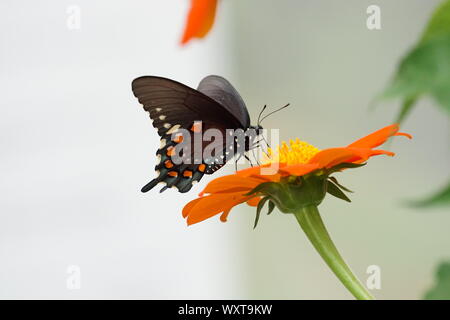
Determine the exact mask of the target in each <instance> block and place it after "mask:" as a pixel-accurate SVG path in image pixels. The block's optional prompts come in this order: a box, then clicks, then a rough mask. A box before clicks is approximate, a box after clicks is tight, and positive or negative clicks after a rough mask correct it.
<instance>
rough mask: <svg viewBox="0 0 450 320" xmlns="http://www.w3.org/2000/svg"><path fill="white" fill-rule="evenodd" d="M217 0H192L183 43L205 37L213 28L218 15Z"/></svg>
mask: <svg viewBox="0 0 450 320" xmlns="http://www.w3.org/2000/svg"><path fill="white" fill-rule="evenodd" d="M216 7H217V0H191V9H190V11H189V15H188V18H187V23H186V28H185V29H184V34H183V38H182V39H181V44H186V43H187V42H188V41H189V40H191V39H192V38H203V37H204V36H206V34H207V33H208V32H209V30H210V29H211V27H212V25H213V23H214V17H215V15H216Z"/></svg>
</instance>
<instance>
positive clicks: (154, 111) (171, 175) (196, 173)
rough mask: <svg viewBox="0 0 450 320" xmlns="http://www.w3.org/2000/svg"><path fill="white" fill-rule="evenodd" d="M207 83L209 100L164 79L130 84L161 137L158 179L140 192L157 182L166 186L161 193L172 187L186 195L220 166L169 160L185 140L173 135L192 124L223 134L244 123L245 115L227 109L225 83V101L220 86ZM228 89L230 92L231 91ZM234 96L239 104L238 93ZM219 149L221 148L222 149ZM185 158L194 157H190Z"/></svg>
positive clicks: (179, 84)
mask: <svg viewBox="0 0 450 320" xmlns="http://www.w3.org/2000/svg"><path fill="white" fill-rule="evenodd" d="M208 78H209V77H207V78H205V79H208ZM219 78H220V77H219ZM222 79H223V78H222ZM211 80H213V79H211ZM223 80H225V79H223ZM225 81H226V80H225ZM202 82H203V81H202ZM211 83H212V82H211V81H210V80H208V81H206V82H205V84H206V86H205V88H206V93H210V94H212V97H209V96H208V95H207V94H205V93H202V92H200V91H197V90H194V89H192V88H190V87H188V86H185V85H184V84H181V83H179V82H176V81H173V80H170V79H166V78H161V77H154V76H145V77H140V78H137V79H135V80H134V81H133V83H132V90H133V93H134V95H135V96H136V97H137V98H138V100H139V102H140V103H141V104H142V105H143V106H144V109H145V110H146V111H147V112H149V114H150V118H151V119H152V120H153V126H154V127H155V128H156V129H157V130H158V134H159V135H160V136H161V146H160V148H159V149H158V151H157V153H156V154H157V157H158V159H159V163H158V164H157V165H156V167H155V170H156V172H157V174H158V176H157V177H156V178H155V179H153V180H152V181H151V182H149V183H148V184H147V185H146V186H144V187H143V188H142V192H146V191H149V190H150V189H152V188H153V187H154V186H155V185H157V184H158V183H160V182H163V183H165V184H166V186H165V187H164V188H163V189H162V190H161V191H164V190H165V189H167V188H170V187H176V188H177V189H178V190H179V191H180V192H187V191H189V190H190V189H191V187H192V184H193V183H195V182H198V181H199V180H200V179H201V178H202V176H203V174H205V173H206V174H211V173H213V172H214V171H216V170H218V169H219V168H220V167H221V166H223V163H222V164H217V163H211V161H203V162H201V163H199V162H198V161H189V163H182V164H175V163H174V161H173V159H172V157H173V153H174V149H175V147H176V145H177V144H178V143H181V142H182V141H183V140H184V138H185V137H183V135H178V136H177V135H176V133H177V131H179V130H178V129H180V128H182V129H187V130H191V131H195V128H194V126H193V125H194V123H195V122H196V121H202V126H203V130H205V129H208V128H215V129H218V130H220V131H221V132H222V133H223V134H225V130H226V129H237V128H242V127H243V125H245V124H246V123H247V121H248V120H247V118H245V114H244V116H242V117H241V116H240V114H239V113H237V112H236V111H235V110H234V109H231V108H230V107H229V105H230V103H232V97H231V96H230V90H229V88H230V87H231V85H230V84H229V83H228V86H225V87H224V88H225V90H222V91H223V96H226V98H221V97H220V87H217V85H214V86H211ZM216 83H217V82H214V83H213V84H216ZM219 83H221V84H223V83H224V82H223V81H219ZM231 88H232V87H231ZM232 89H233V90H234V88H232ZM234 91H236V90H234ZM231 92H232V91H231ZM236 94H237V92H236ZM237 97H238V98H239V99H240V100H241V101H242V99H241V98H240V96H239V95H238V94H237ZM220 99H223V101H226V106H225V105H222V104H221V103H220V102H219V101H220ZM238 103H240V102H238ZM242 103H243V102H242ZM244 108H245V105H244ZM230 110H234V111H233V112H231V111H230ZM245 112H246V109H245ZM247 117H248V113H247ZM174 136H175V138H174ZM203 147H204V146H203ZM223 148H224V149H225V148H226V146H223ZM186 156H188V157H191V158H193V157H194V156H193V155H192V154H190V155H186ZM192 160H193V159H192ZM205 160H208V159H205ZM209 160H211V159H209ZM223 162H224V161H223Z"/></svg>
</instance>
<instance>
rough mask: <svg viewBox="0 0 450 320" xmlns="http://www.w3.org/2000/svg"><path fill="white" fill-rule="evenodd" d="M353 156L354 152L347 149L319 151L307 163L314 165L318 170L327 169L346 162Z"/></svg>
mask: <svg viewBox="0 0 450 320" xmlns="http://www.w3.org/2000/svg"><path fill="white" fill-rule="evenodd" d="M354 156H355V154H354V152H353V151H352V150H351V149H349V148H329V149H325V150H322V151H319V152H318V153H317V154H316V155H315V156H314V157H312V158H311V160H309V162H308V163H309V164H313V163H315V164H317V165H318V167H319V168H329V167H332V166H334V165H336V164H339V163H342V162H346V160H348V159H350V158H352V157H354Z"/></svg>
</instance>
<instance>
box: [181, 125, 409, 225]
mask: <svg viewBox="0 0 450 320" xmlns="http://www.w3.org/2000/svg"><path fill="white" fill-rule="evenodd" d="M398 130H399V126H398V124H393V125H390V126H387V127H385V128H383V129H380V130H378V131H376V132H374V133H372V134H369V135H368V136H366V137H364V138H361V139H359V140H357V141H355V142H353V143H352V144H350V145H348V146H347V147H341V148H330V149H324V150H322V151H320V150H319V149H317V148H315V147H314V146H312V145H310V144H308V143H306V142H303V141H300V140H298V139H297V140H295V141H292V140H291V141H290V145H289V146H288V145H287V144H286V143H284V142H283V143H282V145H281V147H278V149H277V150H276V151H272V150H269V155H270V158H269V159H268V162H267V163H265V164H263V165H261V166H256V167H252V168H248V169H245V170H241V171H238V172H236V173H235V174H231V175H227V176H223V177H220V178H217V179H215V180H212V181H211V182H210V183H208V185H207V186H206V188H205V189H204V190H203V191H202V192H201V193H200V194H199V196H200V197H199V198H197V199H195V200H192V201H191V202H189V203H188V204H187V205H186V206H185V207H184V208H183V217H184V218H187V224H188V225H191V224H194V223H197V222H200V221H203V220H205V219H208V218H210V217H212V216H214V215H217V214H219V213H222V214H221V216H220V220H221V221H223V222H225V221H226V219H227V216H228V214H229V212H230V210H231V209H232V208H233V207H234V206H236V205H238V204H240V203H243V202H247V204H249V205H250V206H257V205H258V203H259V202H260V200H261V197H262V195H263V194H261V193H260V192H254V193H252V190H254V189H255V188H257V187H258V186H260V185H262V184H264V183H267V182H274V183H280V182H281V183H280V184H279V185H281V184H282V183H284V182H283V181H285V180H286V181H287V180H289V178H294V180H295V178H296V177H304V178H305V179H306V177H305V176H308V175H309V174H311V175H313V176H315V177H323V178H324V179H322V180H324V181H325V182H324V183H325V184H323V188H324V189H325V192H324V194H323V197H324V196H325V193H326V192H327V191H326V189H327V183H326V182H327V181H328V180H327V179H328V176H329V174H331V173H333V172H336V171H341V170H344V169H346V168H354V167H357V166H360V164H361V163H363V162H365V161H366V160H368V159H369V158H370V157H372V156H376V155H383V154H384V155H388V156H393V155H394V153H393V152H390V151H386V150H379V149H374V148H376V147H378V146H380V145H381V144H383V143H384V142H386V140H387V139H388V138H390V137H392V136H406V137H408V138H411V136H410V135H409V134H407V133H401V132H398ZM274 164H276V165H277V168H278V169H277V170H276V171H275V172H272V174H269V175H267V174H261V170H264V168H269V167H271V166H273V165H274ZM322 180H321V181H322ZM331 180H332V182H330V183H332V184H333V186H332V187H333V188H335V187H340V188H341V189H344V190H347V189H346V188H345V187H343V186H341V185H340V184H339V183H337V181H336V179H334V178H331ZM304 181H307V180H304ZM288 183H290V182H288ZM303 183H305V182H303ZM317 185H318V186H319V185H320V186H319V187H318V188H319V189H320V188H322V184H317ZM298 187H299V185H297V188H298ZM330 189H331V187H330ZM261 190H262V189H261ZM261 190H259V191H261ZM334 190H335V189H334ZM320 192H321V191H320V190H319V192H318V193H320ZM269 193H270V192H269ZM304 193H305V192H304V191H301V194H304ZM313 193H314V192H313ZM329 193H331V194H333V195H335V196H337V197H339V198H341V199H344V200H347V201H349V200H348V198H346V197H345V196H340V194H339V193H338V194H337V195H336V193H335V192H334V193H333V192H330V191H329ZM205 194H207V195H205ZM323 197H322V198H320V196H319V197H318V199H319V200H318V202H319V203H320V202H321V201H322V199H323ZM275 198H276V197H275ZM280 198H283V196H281V197H278V199H280ZM288 198H289V197H288ZM306 198H307V197H306ZM271 200H274V199H273V198H272V199H271ZM274 202H275V200H274ZM278 202H279V201H278ZM276 204H277V206H278V207H279V208H280V210H282V208H283V207H284V206H285V205H287V204H285V203H276ZM315 204H318V203H317V202H316V203H315ZM289 205H290V204H289ZM289 205H287V208H288V209H289ZM300 205H301V204H300ZM282 211H283V210H282Z"/></svg>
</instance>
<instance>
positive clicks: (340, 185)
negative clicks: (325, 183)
mask: <svg viewBox="0 0 450 320" xmlns="http://www.w3.org/2000/svg"><path fill="white" fill-rule="evenodd" d="M328 179H330V180H331V181H333V182H334V184H335V185H337V186H338V187H339V188H341V189H342V190H344V191H347V192H351V193H353V191H352V190H350V189H348V188H346V187H344V186H343V185H342V184H340V183H339V182H338V181H337V179H336V178H335V177H329V178H328Z"/></svg>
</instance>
